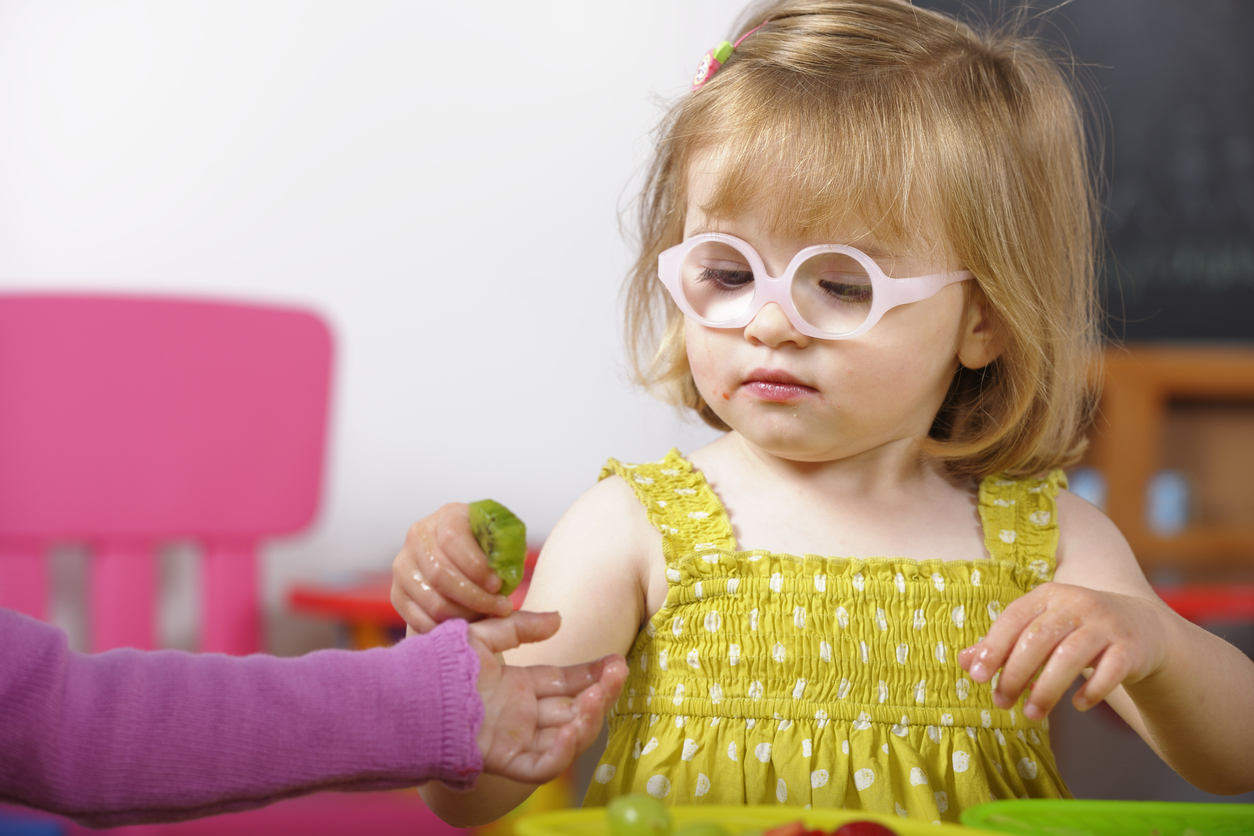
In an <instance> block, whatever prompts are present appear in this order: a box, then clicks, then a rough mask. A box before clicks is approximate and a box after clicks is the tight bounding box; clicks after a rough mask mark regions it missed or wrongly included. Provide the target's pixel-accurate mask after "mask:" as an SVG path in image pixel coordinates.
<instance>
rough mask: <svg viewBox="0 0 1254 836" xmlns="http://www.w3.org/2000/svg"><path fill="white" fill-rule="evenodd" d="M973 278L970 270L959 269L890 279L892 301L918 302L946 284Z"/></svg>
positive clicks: (896, 302) (900, 302) (902, 303)
mask: <svg viewBox="0 0 1254 836" xmlns="http://www.w3.org/2000/svg"><path fill="white" fill-rule="evenodd" d="M972 278H975V277H974V276H972V275H971V273H970V271H967V270H960V271H958V272H956V273H934V274H932V275H930V276H916V277H914V278H911V279H892V288H893V297H894V298H893V302H894V303H895V304H898V305H906V304H909V303H910V302H919V301H922V300H923V299H927V298H928V297H929V296H934V295H935V294H936V293H937V291H939V290H940V289H941V288H942V287H945V286H946V285H951V284H954V283H955V282H961V281H966V280H967V279H972Z"/></svg>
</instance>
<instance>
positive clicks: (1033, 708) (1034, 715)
mask: <svg viewBox="0 0 1254 836" xmlns="http://www.w3.org/2000/svg"><path fill="white" fill-rule="evenodd" d="M1023 713H1024V714H1025V715H1026V716H1027V718H1028V719H1029V720H1032V721H1033V722H1036V721H1038V720H1040V719H1041V718H1042V717H1044V716H1045V712H1043V711H1041V709H1040V708H1039V707H1038V706H1037V705H1036V703H1034V702H1030V703H1028V704H1027V705H1025V706H1024V707H1023Z"/></svg>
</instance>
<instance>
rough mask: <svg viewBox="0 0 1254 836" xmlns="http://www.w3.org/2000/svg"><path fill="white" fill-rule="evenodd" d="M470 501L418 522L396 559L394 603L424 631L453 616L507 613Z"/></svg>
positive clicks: (471, 618) (510, 607) (507, 604)
mask: <svg viewBox="0 0 1254 836" xmlns="http://www.w3.org/2000/svg"><path fill="white" fill-rule="evenodd" d="M468 508H469V506H467V505H466V504H465V503H450V504H448V505H445V506H443V507H442V508H440V509H439V510H438V511H436V512H435V513H434V514H432V515H431V516H429V517H426V518H424V519H422V520H419V521H418V522H416V523H414V524H413V525H412V526H411V527H410V529H409V532H408V533H407V534H406V535H405V545H404V546H403V547H402V548H401V551H400V553H399V554H397V555H396V559H395V560H393V561H392V606H393V607H395V609H396V611H397V612H398V613H400V615H401V618H404V619H405V621H406V623H408V624H409V626H410V627H411V628H412V629H413V630H415V631H416V632H419V633H426V632H429V631H430V630H432V629H434V628H435V627H436V625H438V624H439V623H440V622H442V621H447V620H449V619H450V618H464V619H466V620H467V621H476V620H478V619H480V618H484V617H486V616H499V617H503V616H507V615H509V614H510V613H511V612H513V611H514V607H513V605H512V604H511V603H510V600H509V599H508V598H506V597H505V596H504V595H497V594H495V593H496V592H497V590H499V589H500V588H501V579H500V578H498V577H497V576H496V575H495V574H494V573H493V572H492V570H491V569H489V568H488V559H487V558H486V557H485V556H484V554H483V550H482V549H480V548H479V543H478V542H477V541H476V540H475V537H474V534H472V533H471V531H470V516H469V511H468ZM555 629H556V628H555Z"/></svg>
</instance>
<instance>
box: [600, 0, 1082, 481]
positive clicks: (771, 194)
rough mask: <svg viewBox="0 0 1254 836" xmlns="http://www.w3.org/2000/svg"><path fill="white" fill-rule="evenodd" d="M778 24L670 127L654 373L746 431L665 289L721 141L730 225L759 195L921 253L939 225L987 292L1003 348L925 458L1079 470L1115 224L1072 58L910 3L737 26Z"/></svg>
mask: <svg viewBox="0 0 1254 836" xmlns="http://www.w3.org/2000/svg"><path fill="white" fill-rule="evenodd" d="M763 20H769V22H768V23H767V24H766V25H765V26H763V27H762V28H761V29H760V30H759V31H757V32H755V33H753V34H752V35H750V36H749V37H748V38H746V39H745V40H744V42H743V43H742V44H741V45H740V47H738V48H737V49H736V51H735V53H734V54H733V55H732V56H731V57H730V58H729V59H728V61H727V62H726V64H725V65H724V66H723V68H722V69H721V70H719V72H718V73H717V74H716V75H715V76H714V77H713V78H712V79H710V80H709V81H708V82H707V83H706V84H705V86H703V87H702V88H701V89H700V90H698V91H696V92H694V93H692V94H691V95H687V96H685V97H684V98H683V99H681V100H680V101H679V102H678V103H677V104H676V105H675V106H674V107H673V108H671V110H670V112H669V113H668V115H667V116H666V118H665V119H664V120H663V122H662V125H661V126H660V128H659V142H658V145H657V149H656V156H655V158H654V160H653V163H652V166H651V168H650V169H649V172H648V177H647V182H646V185H645V188H644V191H643V194H642V199H641V202H640V206H639V234H640V242H639V243H640V249H639V258H638V260H637V261H636V263H635V266H634V267H633V269H632V272H631V273H630V275H629V276H628V279H627V285H626V288H625V291H626V304H627V341H628V347H629V351H630V354H631V356H632V360H633V364H634V366H633V368H634V370H635V373H636V377H637V380H638V381H639V382H641V383H643V384H644V385H646V386H648V387H649V388H651V389H653V390H654V391H655V392H656V393H658V394H659V395H660V396H661V397H663V399H664V400H668V401H670V402H672V403H675V404H678V405H681V406H685V407H689V408H691V409H694V410H696V411H697V412H698V413H699V414H700V415H701V417H702V418H703V419H704V420H705V421H706V423H708V424H710V425H711V426H714V427H716V428H719V429H729V428H728V427H727V426H726V425H725V424H724V423H723V422H722V420H721V419H719V417H718V416H717V415H715V414H714V412H713V411H712V410H711V409H710V407H709V405H708V404H706V403H705V402H704V401H703V400H702V399H701V396H700V394H699V393H698V392H697V388H696V385H695V383H694V382H693V378H692V373H691V370H690V369H689V367H688V361H687V356H686V353H685V347H684V339H683V315H682V313H680V312H679V310H678V308H677V307H676V306H675V305H674V303H673V302H672V301H671V300H670V298H669V297H668V296H667V295H666V291H665V289H664V288H663V286H662V284H661V282H659V281H658V280H657V257H658V254H659V253H661V252H662V251H663V250H665V249H667V248H668V247H671V246H674V245H675V244H677V243H679V242H680V241H682V240H683V229H684V215H685V211H686V207H687V178H688V173H689V169H690V167H691V165H692V162H693V160H694V157H696V156H697V155H698V154H700V153H702V152H704V151H709V150H713V149H718V152H719V159H720V165H719V169H718V178H719V185H718V186H717V187H716V189H715V193H714V195H713V196H712V198H711V199H710V201H709V204H708V205H706V204H703V205H702V210H703V211H705V212H706V213H707V214H709V215H711V216H718V215H720V214H730V213H734V212H735V211H736V210H737V208H738V207H741V206H743V205H744V204H745V202H747V201H750V200H751V201H755V208H764V210H765V212H766V216H767V217H768V219H769V222H770V223H771V225H772V232H779V233H783V234H791V235H793V236H796V237H803V238H815V237H816V236H821V235H822V233H823V232H824V230H826V229H828V228H831V227H832V226H833V225H834V224H835V223H838V222H840V221H841V219H842V218H843V217H847V216H848V214H849V211H848V210H849V208H853V210H854V213H855V214H856V215H857V217H858V218H859V219H860V220H862V221H864V222H865V223H866V224H867V225H868V226H869V227H870V230H871V232H872V233H873V234H874V235H875V237H876V238H878V239H879V240H881V241H882V242H884V243H885V244H887V245H890V246H892V245H896V246H917V245H918V244H919V243H920V242H919V241H918V232H917V230H918V229H919V228H923V227H921V226H920V225H919V221H920V220H923V219H929V218H930V219H935V223H934V227H935V228H938V229H939V231H940V233H941V235H942V236H943V237H944V239H945V240H944V241H942V242H930V243H931V244H932V245H933V246H943V247H945V248H946V250H947V251H948V252H949V253H950V254H951V255H952V256H953V257H954V258H956V259H957V260H958V261H959V262H960V263H961V264H962V265H963V266H964V267H966V268H967V269H969V270H970V271H971V272H972V273H973V274H974V275H975V282H974V283H967V284H966V285H964V287H968V288H969V290H968V299H969V300H970V298H971V297H972V296H973V295H974V294H976V293H978V294H982V295H983V298H984V299H985V300H987V304H988V309H989V311H990V312H991V315H992V318H993V321H994V322H995V327H996V329H997V333H998V339H999V340H1000V346H1001V348H1002V351H1001V354H1000V356H999V357H998V358H997V359H996V360H995V361H993V363H991V364H990V365H989V366H987V367H985V368H982V369H967V368H959V370H958V372H957V373H956V374H955V376H954V379H953V382H952V384H951V386H950V390H949V393H948V395H947V397H946V399H945V402H944V404H943V405H942V407H941V409H940V411H939V413H938V414H937V416H936V418H935V421H934V422H933V425H932V430H931V433H930V436H929V438H928V439H926V440H925V441H924V450H925V452H926V453H928V454H930V455H932V456H935V457H937V458H938V459H939V460H940V461H942V462H944V463H945V465H946V466H947V467H948V468H949V469H950V470H951V471H952V472H954V473H957V474H961V475H969V476H975V477H980V476H985V475H989V474H992V473H996V472H1008V473H1039V472H1042V471H1045V470H1048V469H1051V468H1055V467H1065V466H1068V465H1070V464H1073V463H1074V462H1075V461H1077V460H1078V458H1079V455H1080V453H1081V452H1082V451H1083V448H1084V444H1085V440H1084V431H1085V429H1086V427H1087V423H1088V420H1089V413H1090V410H1091V404H1090V401H1089V398H1088V391H1089V379H1090V378H1089V373H1090V367H1091V364H1092V363H1091V361H1092V357H1093V355H1094V351H1095V349H1096V348H1097V346H1098V342H1099V339H1098V331H1097V308H1096V303H1095V290H1094V271H1095V257H1096V240H1097V234H1098V233H1097V196H1096V185H1095V178H1094V176H1093V169H1092V166H1091V164H1090V159H1089V156H1090V154H1089V151H1088V148H1087V139H1086V131H1085V119H1084V115H1083V110H1082V108H1081V107H1080V105H1079V101H1078V95H1077V93H1076V88H1075V86H1074V83H1073V79H1072V78H1070V77H1069V76H1068V75H1067V74H1066V73H1064V70H1063V67H1064V66H1065V65H1064V64H1063V63H1062V62H1060V61H1058V60H1057V59H1055V58H1054V57H1052V55H1051V53H1050V51H1049V50H1048V49H1047V48H1046V47H1045V46H1044V45H1043V44H1042V43H1040V42H1039V41H1038V40H1036V39H1034V38H1032V37H1029V36H1027V35H1024V34H1022V33H1021V31H1020V29H1021V26H1019V25H1018V24H1014V25H1011V26H1009V27H1005V28H1002V29H997V30H995V29H992V28H988V29H986V30H985V31H979V32H977V31H976V30H975V29H974V28H972V27H971V26H969V25H966V24H964V23H961V22H959V21H957V20H954V19H952V18H950V17H947V16H944V15H942V14H939V13H935V12H931V11H927V10H924V9H918V8H915V7H913V6H910V5H909V4H908V3H906V2H898V0H776V2H770V3H765V4H758V5H755V6H753V7H751V8H750V9H749V10H748V11H747V13H746V15H745V18H744V23H743V25H742V27H741V28H740V32H741V33H743V32H745V31H748V30H749V29H751V28H752V27H754V26H756V25H758V24H759V23H761V22H762V21H763ZM924 243H929V242H924ZM972 284H974V285H975V286H976V287H975V288H971V287H970V285H972Z"/></svg>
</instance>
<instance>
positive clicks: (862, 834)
mask: <svg viewBox="0 0 1254 836" xmlns="http://www.w3.org/2000/svg"><path fill="white" fill-rule="evenodd" d="M832 836H897V832H896V831H895V830H893V829H892V828H889V827H885V826H884V825H882V824H880V823H879V822H874V821H851V822H846V823H845V824H842V825H841V826H840V827H838V828H836V831H835V832H834V833H833V834H832Z"/></svg>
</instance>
